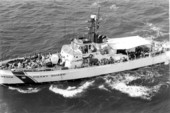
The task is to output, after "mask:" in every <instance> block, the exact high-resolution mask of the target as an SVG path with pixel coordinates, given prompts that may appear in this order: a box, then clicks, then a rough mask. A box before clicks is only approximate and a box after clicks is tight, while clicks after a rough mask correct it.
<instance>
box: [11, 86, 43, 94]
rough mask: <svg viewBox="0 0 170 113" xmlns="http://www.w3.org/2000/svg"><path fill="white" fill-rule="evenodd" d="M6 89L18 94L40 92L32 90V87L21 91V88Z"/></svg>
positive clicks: (37, 89) (36, 89)
mask: <svg viewBox="0 0 170 113" xmlns="http://www.w3.org/2000/svg"><path fill="white" fill-rule="evenodd" d="M8 89H10V90H15V91H18V92H19V93H37V92H39V91H40V90H41V89H39V88H32V87H30V88H27V89H21V88H16V87H8Z"/></svg>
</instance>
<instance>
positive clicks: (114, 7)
mask: <svg viewBox="0 0 170 113" xmlns="http://www.w3.org/2000/svg"><path fill="white" fill-rule="evenodd" d="M118 8H119V7H117V6H116V5H115V4H112V5H111V6H110V9H113V10H114V11H116V10H117V9H118Z"/></svg>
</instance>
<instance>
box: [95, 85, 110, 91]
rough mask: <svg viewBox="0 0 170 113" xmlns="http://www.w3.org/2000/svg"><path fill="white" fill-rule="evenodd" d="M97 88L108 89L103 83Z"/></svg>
mask: <svg viewBox="0 0 170 113" xmlns="http://www.w3.org/2000/svg"><path fill="white" fill-rule="evenodd" d="M98 88H99V89H102V90H106V91H109V89H107V88H106V87H105V86H104V85H103V84H102V85H99V86H98Z"/></svg>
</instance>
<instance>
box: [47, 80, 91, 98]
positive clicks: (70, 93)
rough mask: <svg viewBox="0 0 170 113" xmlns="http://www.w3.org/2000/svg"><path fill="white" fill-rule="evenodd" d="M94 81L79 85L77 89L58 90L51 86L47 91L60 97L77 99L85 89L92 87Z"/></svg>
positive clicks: (57, 87) (58, 88)
mask: <svg viewBox="0 0 170 113" xmlns="http://www.w3.org/2000/svg"><path fill="white" fill-rule="evenodd" d="M93 83H94V81H87V82H85V83H84V84H82V85H80V86H79V87H76V86H73V87H71V86H68V87H67V88H64V89H63V88H60V87H59V86H57V85H51V86H50V88H49V90H50V91H52V92H54V93H57V94H60V95H62V96H63V97H66V98H71V97H78V96H80V95H81V94H82V93H83V92H84V91H85V90H86V89H87V88H89V87H90V86H92V85H93Z"/></svg>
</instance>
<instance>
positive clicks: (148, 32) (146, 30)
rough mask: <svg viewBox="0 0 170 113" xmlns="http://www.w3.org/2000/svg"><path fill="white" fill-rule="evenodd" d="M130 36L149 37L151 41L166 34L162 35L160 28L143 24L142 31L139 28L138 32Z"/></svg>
mask: <svg viewBox="0 0 170 113" xmlns="http://www.w3.org/2000/svg"><path fill="white" fill-rule="evenodd" d="M131 34H133V35H134V34H135V35H140V36H142V37H151V38H152V39H156V38H159V37H163V36H165V35H168V33H164V32H163V30H162V29H161V28H160V27H158V26H156V25H154V24H152V23H144V27H143V28H142V29H141V28H140V30H136V31H133V32H131Z"/></svg>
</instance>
